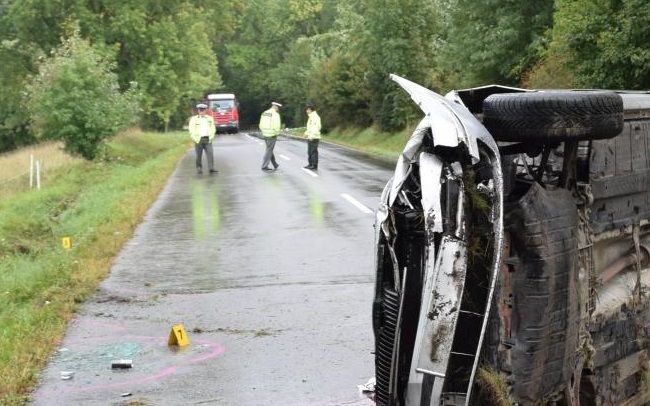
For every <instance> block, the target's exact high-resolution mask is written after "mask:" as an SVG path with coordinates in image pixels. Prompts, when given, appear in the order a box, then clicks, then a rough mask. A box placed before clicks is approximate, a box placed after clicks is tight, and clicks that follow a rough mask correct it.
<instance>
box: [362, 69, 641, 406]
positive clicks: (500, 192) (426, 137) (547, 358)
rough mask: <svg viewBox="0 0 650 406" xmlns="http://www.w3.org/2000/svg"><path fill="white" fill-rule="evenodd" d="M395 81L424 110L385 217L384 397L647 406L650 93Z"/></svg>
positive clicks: (398, 403)
mask: <svg viewBox="0 0 650 406" xmlns="http://www.w3.org/2000/svg"><path fill="white" fill-rule="evenodd" d="M392 78H393V80H395V81H396V82H397V83H398V84H399V85H400V86H401V87H402V88H403V89H404V90H406V91H407V92H408V93H409V94H410V96H411V98H412V99H413V100H414V101H415V102H416V103H417V104H418V105H419V106H420V108H421V109H422V111H423V112H424V113H425V117H424V118H423V119H422V121H421V122H420V124H419V125H418V127H417V128H416V129H415V131H414V132H413V135H412V136H411V138H410V139H409V141H408V143H407V144H406V146H405V148H404V151H403V153H402V155H401V156H400V158H399V160H398V163H397V167H396V170H395V174H394V176H393V178H392V179H391V180H390V181H389V183H388V184H387V185H386V188H385V189H384V192H383V194H382V199H381V204H380V207H379V209H378V211H377V219H376V249H377V252H376V255H377V256H376V273H377V279H376V281H377V282H376V290H375V300H374V304H373V326H374V333H375V370H376V388H375V401H376V403H377V404H378V405H382V406H383V405H391V406H416V405H417V406H425V405H426V406H429V405H435V406H438V405H509V404H519V405H545V404H552V405H572V406H576V405H582V406H585V405H586V406H591V405H594V406H595V405H643V404H650V368H649V363H648V348H649V342H648V337H649V334H650V298H649V293H650V292H648V287H649V286H650V269H648V266H649V265H650V223H649V220H650V94H648V93H641V92H605V91H527V90H524V89H516V88H507V87H502V86H486V87H482V88H474V89H467V90H461V91H452V92H450V93H449V94H447V95H446V96H445V97H442V96H440V95H438V94H436V93H434V92H432V91H430V90H428V89H426V88H424V87H421V86H419V85H417V84H415V83H413V82H410V81H408V80H406V79H403V78H400V77H398V76H392Z"/></svg>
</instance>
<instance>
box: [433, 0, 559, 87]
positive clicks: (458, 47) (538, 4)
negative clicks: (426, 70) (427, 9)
mask: <svg viewBox="0 0 650 406" xmlns="http://www.w3.org/2000/svg"><path fill="white" fill-rule="evenodd" d="M438 2H439V5H440V8H441V9H442V10H444V12H445V15H446V18H445V21H446V28H445V30H444V36H443V38H442V41H443V46H442V47H441V52H440V53H439V54H438V58H437V60H438V61H439V63H440V65H441V67H442V68H443V70H444V72H445V76H446V79H445V80H446V83H445V86H446V87H468V86H480V85H485V84H489V83H501V84H508V85H518V84H519V82H520V80H521V78H522V76H523V74H524V73H525V72H526V71H528V70H529V69H530V68H531V67H532V66H533V65H534V64H535V63H536V62H537V61H538V58H539V50H540V48H542V47H543V45H544V41H545V38H546V37H545V34H546V32H547V31H548V30H549V28H550V27H552V23H553V17H552V16H553V5H554V1H553V0H539V1H529V0H483V1H474V0H438Z"/></svg>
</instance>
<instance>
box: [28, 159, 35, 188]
mask: <svg viewBox="0 0 650 406" xmlns="http://www.w3.org/2000/svg"><path fill="white" fill-rule="evenodd" d="M33 187H34V154H29V188H30V189H31V188H33Z"/></svg>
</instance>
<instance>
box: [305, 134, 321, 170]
mask: <svg viewBox="0 0 650 406" xmlns="http://www.w3.org/2000/svg"><path fill="white" fill-rule="evenodd" d="M318 141H319V140H309V141H307V160H308V162H309V166H312V167H314V168H318Z"/></svg>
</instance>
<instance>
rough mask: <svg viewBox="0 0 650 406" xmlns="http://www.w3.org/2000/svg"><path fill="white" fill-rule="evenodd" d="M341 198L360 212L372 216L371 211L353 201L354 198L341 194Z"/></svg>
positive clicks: (355, 200) (358, 202)
mask: <svg viewBox="0 0 650 406" xmlns="http://www.w3.org/2000/svg"><path fill="white" fill-rule="evenodd" d="M341 197H342V198H344V199H345V200H347V201H348V203H350V204H351V205H353V206H354V207H356V208H357V209H359V210H361V211H362V212H364V213H366V214H373V211H372V210H370V209H369V208H368V207H367V206H365V205H364V204H363V203H361V202H360V201H358V200H357V199H355V198H354V197H352V196H350V195H349V194H347V193H341Z"/></svg>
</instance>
